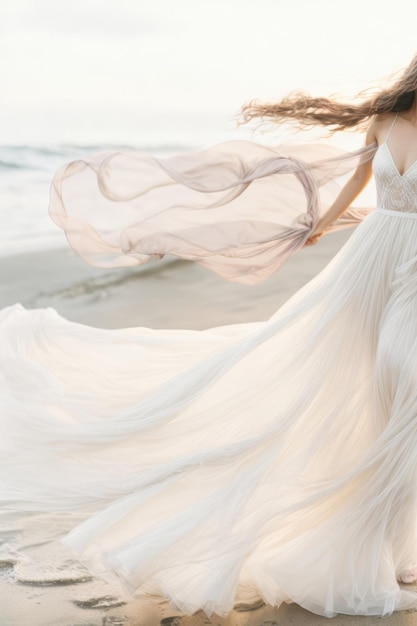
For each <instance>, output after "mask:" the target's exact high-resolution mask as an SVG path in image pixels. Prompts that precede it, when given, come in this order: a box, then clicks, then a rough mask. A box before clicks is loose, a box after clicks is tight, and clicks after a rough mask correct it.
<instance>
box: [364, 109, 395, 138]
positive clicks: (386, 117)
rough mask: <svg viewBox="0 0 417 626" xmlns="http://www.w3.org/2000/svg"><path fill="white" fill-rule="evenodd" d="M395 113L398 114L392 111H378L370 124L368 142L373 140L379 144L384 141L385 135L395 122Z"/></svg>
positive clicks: (367, 134) (367, 135)
mask: <svg viewBox="0 0 417 626" xmlns="http://www.w3.org/2000/svg"><path fill="white" fill-rule="evenodd" d="M395 115H396V114H395V113H393V112H391V111H388V112H386V113H377V114H376V115H375V116H374V117H373V118H372V121H371V122H370V124H369V126H368V129H367V133H366V138H367V143H372V142H373V141H376V142H377V143H378V145H379V144H380V143H382V141H383V137H385V135H386V133H387V132H388V130H389V128H390V126H391V124H392V123H393V121H394V118H395Z"/></svg>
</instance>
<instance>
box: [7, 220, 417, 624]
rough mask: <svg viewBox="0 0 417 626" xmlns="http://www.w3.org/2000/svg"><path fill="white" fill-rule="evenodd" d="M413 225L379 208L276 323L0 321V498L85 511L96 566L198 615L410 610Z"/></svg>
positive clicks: (83, 554) (21, 506) (43, 314)
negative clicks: (259, 603)
mask: <svg viewBox="0 0 417 626" xmlns="http://www.w3.org/2000/svg"><path fill="white" fill-rule="evenodd" d="M416 269H417V219H404V218H401V217H394V216H392V215H389V214H387V213H384V212H383V211H381V210H379V209H376V210H374V211H373V212H372V213H370V214H368V215H367V216H366V218H364V219H363V220H362V222H361V224H360V225H359V226H358V227H357V228H356V230H355V232H354V233H353V234H352V236H351V237H350V238H349V240H348V241H347V243H346V244H345V245H344V247H343V248H342V249H341V250H340V251H339V252H338V253H337V254H336V256H335V257H334V258H333V259H332V260H331V262H330V263H329V264H328V265H327V266H326V268H325V269H324V270H323V271H322V272H320V273H319V274H318V275H317V276H316V277H315V278H313V279H312V280H311V281H310V282H309V283H307V284H306V285H305V286H304V287H303V288H302V289H301V290H299V291H298V292H297V293H296V294H295V295H293V296H292V297H291V298H290V299H289V300H288V301H287V302H286V303H285V304H284V305H283V306H282V307H281V308H280V309H279V310H278V311H277V312H276V313H275V314H274V315H273V316H272V317H271V318H270V319H269V320H267V321H265V322H257V323H251V324H236V325H231V326H225V327H217V328H212V329H209V330H205V331H187V330H164V331H161V330H158V331H153V330H150V329H145V328H131V329H119V330H103V329H97V328H90V327H86V326H83V325H81V324H76V323H71V322H69V321H67V320H65V319H63V318H62V317H60V316H59V315H58V314H57V313H56V312H55V311H54V310H52V309H43V310H34V311H27V310H25V309H24V308H23V307H21V306H19V305H16V306H14V307H9V308H7V309H4V310H3V311H2V312H1V315H0V333H1V342H2V346H3V349H2V351H1V354H0V359H1V361H2V363H1V371H2V378H1V381H0V383H1V394H0V401H1V407H0V408H1V415H2V421H1V425H2V437H1V439H0V442H1V443H0V446H1V459H2V461H1V472H0V494H1V500H2V504H3V508H6V510H12V511H21V513H22V515H24V514H25V513H27V512H30V511H33V512H42V511H44V512H45V513H48V512H53V511H56V512H58V513H61V514H63V513H65V512H71V511H76V512H77V513H78V514H79V515H80V516H81V517H82V518H83V519H84V521H82V522H81V523H80V524H79V525H78V526H77V527H76V528H74V529H73V530H72V531H71V532H70V533H69V534H68V535H67V536H66V537H65V539H64V543H65V545H66V546H67V547H68V548H69V549H70V550H71V551H73V552H74V553H75V554H76V555H77V558H79V559H80V560H82V562H84V563H85V564H87V566H88V567H89V568H90V569H91V571H93V572H96V573H98V574H99V575H100V576H103V577H105V578H109V579H110V580H112V577H113V576H117V578H118V579H120V580H122V581H124V584H126V585H127V586H128V588H129V589H130V590H131V592H133V593H134V594H136V595H138V596H141V595H144V596H149V595H155V594H156V595H160V596H163V597H166V598H168V599H170V600H171V602H172V603H173V604H174V605H175V606H176V607H179V608H180V609H182V610H183V611H185V612H186V613H192V612H194V611H196V610H198V609H201V608H202V609H204V611H205V612H206V613H207V614H208V615H210V614H211V613H212V612H215V613H217V614H219V615H226V614H227V613H228V612H229V611H230V610H231V609H232V608H233V606H234V604H235V603H236V602H252V601H255V600H256V599H259V598H262V599H263V600H265V601H266V602H268V603H270V604H272V605H277V606H278V605H279V604H280V603H281V602H282V601H294V602H297V603H298V604H300V605H301V606H303V607H305V608H306V609H308V610H310V611H312V612H315V613H319V614H323V615H327V616H332V615H334V614H335V613H339V612H341V613H347V614H365V615H372V614H376V615H386V614H389V613H391V612H392V611H394V610H399V609H405V608H409V607H411V606H416V604H417V593H416V592H415V591H413V590H411V589H406V588H404V587H400V586H399V584H398V582H397V576H398V574H399V573H400V572H401V571H402V570H404V569H405V568H406V567H408V566H409V564H410V561H412V560H413V559H414V558H415V556H416V555H417V536H416V524H415V519H416V513H417V492H416V489H415V485H416V478H417V476H416V471H417V464H416V460H415V453H414V451H415V448H416V446H417V440H416V433H417V424H416V410H415V407H416V406H417V395H416V388H417V387H416V384H415V382H416V372H417V360H416V353H417V350H416V348H417V346H416V334H415V328H416V323H417V305H416V303H417V287H416V281H415V271H416Z"/></svg>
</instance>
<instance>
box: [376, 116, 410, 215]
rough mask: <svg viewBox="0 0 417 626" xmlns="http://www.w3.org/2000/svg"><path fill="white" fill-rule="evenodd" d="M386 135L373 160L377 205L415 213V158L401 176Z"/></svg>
mask: <svg viewBox="0 0 417 626" xmlns="http://www.w3.org/2000/svg"><path fill="white" fill-rule="evenodd" d="M395 119H396V118H395ZM395 119H394V122H395ZM390 130H391V129H390ZM389 134H390V132H389V133H388V136H389ZM388 136H387V137H386V139H385V141H384V143H382V144H381V145H380V146H379V148H378V149H377V151H376V153H375V156H374V160H373V172H374V176H375V183H376V191H377V206H378V207H380V208H382V209H390V210H394V211H405V212H407V213H417V160H416V161H414V163H413V164H412V165H411V166H410V167H409V168H408V169H407V171H406V172H404V174H403V175H402V176H401V174H400V173H399V171H398V168H397V166H396V164H395V161H394V159H393V157H392V154H391V150H390V148H389V146H388V143H387V140H388Z"/></svg>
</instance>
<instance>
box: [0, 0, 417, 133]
mask: <svg viewBox="0 0 417 626" xmlns="http://www.w3.org/2000/svg"><path fill="white" fill-rule="evenodd" d="M416 24H417V6H416V3H415V0H396V2H395V3H394V2H388V1H385V0H348V1H345V2H340V1H338V0H286V1H283V0H256V1H255V0H251V1H248V0H1V3H0V78H1V97H0V143H2V144H5V143H6V144H7V143H21V144H27V143H29V144H30V143H36V142H37V143H60V142H70V141H75V142H83V141H85V142H105V141H116V142H117V141H120V142H123V141H128V140H129V139H131V138H132V137H133V138H134V139H138V136H139V135H140V134H141V133H142V135H145V134H146V133H148V135H149V136H151V135H152V133H155V132H159V133H160V135H161V136H164V134H166V135H167V136H168V135H169V134H171V135H172V136H174V135H175V132H178V133H181V132H183V131H184V132H185V131H187V132H188V131H193V129H196V130H204V129H206V130H207V131H214V130H215V129H216V128H218V129H219V130H221V129H222V128H223V127H225V126H226V124H227V123H228V120H230V119H231V118H232V116H233V115H234V113H235V112H236V111H237V110H238V109H239V107H240V105H241V104H242V103H243V102H244V101H247V100H249V99H250V98H255V97H256V98H261V99H271V98H276V97H279V96H282V95H284V94H285V93H287V92H288V91H291V90H292V89H301V88H302V89H307V90H309V91H311V92H313V93H321V94H329V93H332V92H335V91H336V92H342V93H346V94H347V95H353V94H354V93H355V92H356V91H357V90H359V89H363V88H365V87H367V86H368V85H370V84H372V82H373V81H377V80H378V79H382V78H383V77H385V76H387V75H389V74H390V73H391V72H393V71H394V70H396V69H398V68H400V67H401V66H404V65H406V64H407V63H408V62H409V61H410V59H411V57H412V56H413V55H414V53H415V52H416V51H417V35H416ZM202 126H204V129H202ZM174 131H175V132H174Z"/></svg>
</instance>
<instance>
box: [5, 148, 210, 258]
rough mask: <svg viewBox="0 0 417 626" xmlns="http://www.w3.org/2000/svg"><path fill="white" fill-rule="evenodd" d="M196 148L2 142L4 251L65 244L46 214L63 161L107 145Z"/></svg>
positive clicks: (156, 151) (164, 150)
mask: <svg viewBox="0 0 417 626" xmlns="http://www.w3.org/2000/svg"><path fill="white" fill-rule="evenodd" d="M197 148H198V146H197V145H190V144H183V145H181V144H167V145H154V146H149V145H144V146H131V145H115V144H111V145H110V144H102V145H99V144H97V145H60V146H39V145H38V146H36V145H34V146H0V220H1V224H2V228H1V230H0V256H7V255H10V254H16V253H21V252H28V251H35V250H41V249H45V248H56V247H60V246H63V245H66V244H65V237H64V234H63V232H62V231H61V230H60V229H59V228H58V227H57V226H56V224H54V222H52V220H51V219H50V217H49V214H48V204H49V188H50V185H51V181H52V178H53V175H54V173H55V172H56V170H57V169H58V168H59V167H60V166H62V165H64V164H65V163H68V162H70V161H73V160H75V159H78V158H81V157H83V156H86V155H88V154H91V153H93V152H101V151H104V150H113V149H114V150H125V151H131V150H137V151H141V152H148V153H153V154H155V155H156V156H168V155H169V154H175V153H179V152H184V151H186V150H190V149H197Z"/></svg>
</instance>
